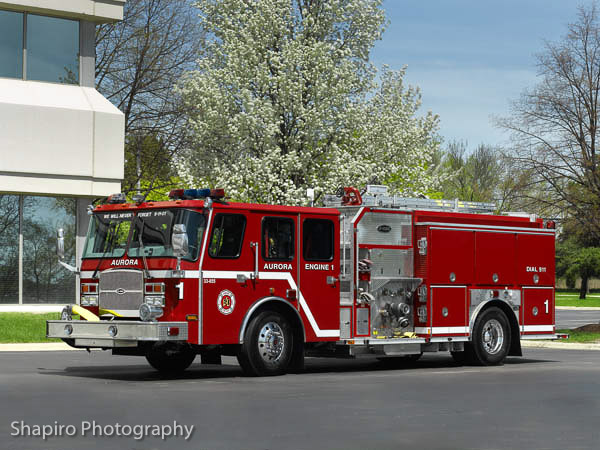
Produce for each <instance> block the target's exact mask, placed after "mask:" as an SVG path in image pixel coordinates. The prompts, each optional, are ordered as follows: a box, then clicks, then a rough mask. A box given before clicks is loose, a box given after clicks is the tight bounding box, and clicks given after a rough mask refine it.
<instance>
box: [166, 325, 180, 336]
mask: <svg viewBox="0 0 600 450" xmlns="http://www.w3.org/2000/svg"><path fill="white" fill-rule="evenodd" d="M167 335H169V336H179V327H169V328H167Z"/></svg>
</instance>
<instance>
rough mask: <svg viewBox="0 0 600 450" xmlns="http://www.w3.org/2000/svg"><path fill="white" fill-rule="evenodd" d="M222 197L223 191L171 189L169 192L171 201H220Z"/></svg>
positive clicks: (223, 195)
mask: <svg viewBox="0 0 600 450" xmlns="http://www.w3.org/2000/svg"><path fill="white" fill-rule="evenodd" d="M224 197H225V190H224V189H173V190H171V192H169V198H170V199H171V200H194V199H202V198H212V199H220V198H224Z"/></svg>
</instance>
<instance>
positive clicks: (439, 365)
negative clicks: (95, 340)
mask: <svg viewBox="0 0 600 450" xmlns="http://www.w3.org/2000/svg"><path fill="white" fill-rule="evenodd" d="M548 362H555V361H552V360H546V359H530V358H515V357H510V358H507V359H506V361H505V366H519V365H529V364H539V363H548ZM499 368H501V367H490V368H489V370H498V369H499ZM423 369H446V370H450V371H452V370H456V371H457V372H458V371H464V370H468V369H471V370H473V371H478V370H486V368H483V367H477V366H459V365H457V364H456V363H454V361H453V360H452V358H451V357H450V356H440V355H435V356H426V357H423V358H422V359H421V360H419V361H416V362H414V361H402V360H400V361H391V360H382V361H378V360H376V359H334V358H307V359H306V367H305V370H304V371H303V372H302V373H300V374H297V375H296V376H303V375H310V374H326V373H359V372H369V373H375V372H386V371H387V372H389V371H396V372H400V371H402V372H405V373H408V374H410V373H416V372H417V371H419V370H423ZM38 373H39V374H41V375H50V376H66V377H77V378H94V379H100V380H115V381H125V382H139V381H144V382H153V381H155V382H164V381H167V380H215V379H227V378H241V377H244V378H246V379H253V378H251V377H245V376H244V374H243V373H242V370H241V368H240V367H239V366H238V365H227V364H224V365H212V364H205V365H202V364H193V365H192V366H190V368H189V369H188V370H186V371H185V372H183V373H182V374H180V375H171V376H163V375H161V374H160V373H158V372H156V371H155V370H153V369H152V368H151V367H150V366H149V365H148V364H145V362H144V363H143V364H130V363H128V364H123V365H93V366H70V367H66V368H65V369H64V370H51V369H43V368H39V369H38Z"/></svg>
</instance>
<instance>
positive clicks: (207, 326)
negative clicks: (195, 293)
mask: <svg viewBox="0 0 600 450" xmlns="http://www.w3.org/2000/svg"><path fill="white" fill-rule="evenodd" d="M251 219H252V217H251V216H250V217H249V215H248V214H244V213H243V212H241V211H235V210H233V211H219V210H216V211H215V212H214V217H213V219H212V223H211V227H210V230H208V233H209V234H208V237H207V239H208V241H207V245H206V249H205V253H204V257H203V263H202V267H201V270H202V287H201V289H202V296H201V298H202V305H201V306H202V309H201V318H200V320H201V337H202V340H201V343H202V344H205V345H210V344H237V343H238V342H239V329H240V324H241V323H242V320H243V319H244V315H245V313H246V311H248V308H249V306H250V304H251V303H252V302H253V301H254V300H255V295H254V288H255V286H254V285H253V284H252V283H246V282H244V283H240V282H238V275H242V276H246V275H247V276H249V275H250V273H251V272H252V271H253V270H254V253H253V251H252V248H251V247H250V241H251V238H252V233H251V230H252V220H251Z"/></svg>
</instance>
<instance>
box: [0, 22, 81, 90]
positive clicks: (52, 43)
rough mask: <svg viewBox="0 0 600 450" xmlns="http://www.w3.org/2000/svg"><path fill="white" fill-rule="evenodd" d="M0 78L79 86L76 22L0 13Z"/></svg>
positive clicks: (77, 27) (77, 25)
mask: <svg viewBox="0 0 600 450" xmlns="http://www.w3.org/2000/svg"><path fill="white" fill-rule="evenodd" d="M0 77H8V78H21V79H27V80H35V81H49V82H53V83H63V84H79V22H78V21H76V20H70V19H59V18H56V17H46V16H38V15H36V14H26V13H25V14H23V13H15V12H10V11H0Z"/></svg>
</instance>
